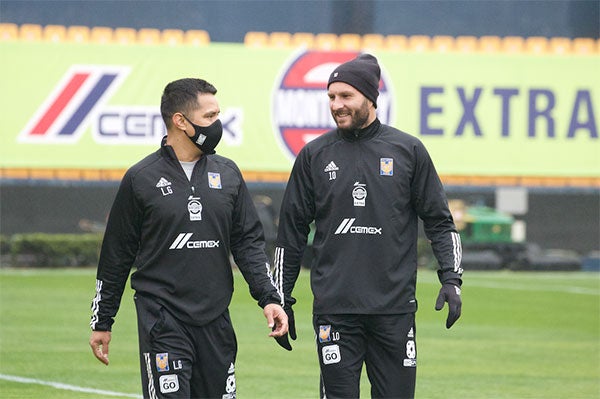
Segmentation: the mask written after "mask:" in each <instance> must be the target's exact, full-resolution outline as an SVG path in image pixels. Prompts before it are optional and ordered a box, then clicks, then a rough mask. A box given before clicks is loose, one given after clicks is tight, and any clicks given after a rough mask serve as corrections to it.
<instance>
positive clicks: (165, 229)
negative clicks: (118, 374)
mask: <svg viewBox="0 0 600 399" xmlns="http://www.w3.org/2000/svg"><path fill="white" fill-rule="evenodd" d="M216 92H217V90H216V89H215V87H214V86H213V85H211V84H210V83H208V82H206V81H204V80H201V79H180V80H177V81H174V82H171V83H169V84H168V85H167V86H166V87H165V89H164V92H163V95H162V101H161V114H162V117H163V120H164V122H165V125H166V128H167V136H166V137H164V138H163V140H162V143H161V147H160V149H158V150H157V151H156V152H154V153H153V154H150V155H149V156H147V157H146V158H144V159H143V160H141V161H140V162H138V163H137V164H136V165H134V166H133V167H131V168H130V169H129V170H128V171H127V172H126V174H125V176H124V177H123V180H122V182H121V185H120V187H119V190H118V192H117V196H116V198H115V201H114V203H113V206H112V209H111V212H110V216H109V219H108V223H107V227H106V232H105V235H104V241H103V243H102V249H101V253H100V260H99V264H98V271H97V275H96V296H95V297H94V300H93V302H92V320H91V323H90V325H91V328H92V330H93V331H92V335H91V338H90V346H91V348H92V351H93V353H94V355H95V356H96V357H97V358H98V360H100V361H101V362H103V363H104V364H106V365H108V352H109V343H110V340H111V328H112V324H113V322H114V317H115V315H116V313H117V311H118V308H119V304H120V302H121V296H122V294H123V291H124V287H125V283H126V281H127V278H128V276H129V272H130V270H131V268H132V267H135V269H136V271H135V272H134V273H133V274H132V276H131V286H132V288H133V289H134V290H135V296H134V299H135V304H136V311H137V318H138V335H139V349H140V366H141V376H142V390H143V396H144V398H163V397H169V398H175V397H177V398H197V397H202V398H235V396H236V384H235V358H236V353H237V342H236V338H235V333H234V331H233V327H232V324H231V320H230V317H229V312H228V306H229V303H230V301H231V297H232V294H233V275H232V269H231V264H230V260H229V259H230V258H229V255H230V253H231V254H232V255H233V258H234V260H235V263H236V264H237V266H238V267H239V269H240V270H241V272H242V274H243V276H244V278H245V279H246V281H247V282H248V284H249V287H250V293H251V294H252V296H253V297H254V298H255V299H256V300H257V302H258V305H259V306H261V307H262V308H263V309H264V315H265V317H266V319H267V324H268V327H269V328H270V329H271V330H270V333H269V336H272V337H281V336H282V335H283V334H285V333H286V332H287V329H288V320H287V316H286V314H285V312H284V310H283V309H282V307H281V302H282V298H281V296H280V294H279V292H278V291H277V288H276V286H275V285H274V283H273V280H272V276H271V274H270V266H269V264H268V258H267V255H266V254H265V244H264V238H263V231H262V226H261V223H260V220H259V218H258V216H257V214H256V210H255V208H254V205H253V203H252V200H251V197H250V195H249V192H248V189H247V188H246V185H245V182H244V180H243V178H242V175H241V173H240V170H239V169H238V167H237V166H236V164H235V163H234V162H233V161H231V160H230V159H227V158H224V157H222V156H219V155H216V154H215V147H216V146H217V144H218V143H219V140H220V139H221V134H222V126H221V122H220V120H219V119H218V117H219V112H220V111H219V105H218V102H217V99H216V97H215V94H216Z"/></svg>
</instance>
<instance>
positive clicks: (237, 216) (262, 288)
mask: <svg viewBox="0 0 600 399" xmlns="http://www.w3.org/2000/svg"><path fill="white" fill-rule="evenodd" d="M238 173H239V170H238ZM239 176H240V181H241V183H240V186H239V189H238V190H239V191H238V195H237V198H236V201H235V204H234V210H233V224H232V231H231V253H232V255H233V259H234V261H235V263H236V265H237V266H238V268H239V269H240V271H241V272H242V275H243V276H244V279H245V280H246V282H247V283H248V286H249V288H250V295H252V297H253V298H254V299H256V300H257V301H258V305H259V306H260V307H262V308H264V307H265V306H266V305H268V304H270V303H278V304H282V303H283V301H282V296H281V295H280V293H279V291H278V290H277V287H276V286H275V283H274V281H273V276H272V274H271V266H270V265H269V259H268V257H267V255H266V253H265V239H264V232H263V227H262V224H261V222H260V219H259V217H258V214H257V212H256V208H255V207H254V204H253V202H252V198H251V196H250V193H249V192H248V188H247V187H246V183H245V182H244V180H243V178H242V176H241V173H239Z"/></svg>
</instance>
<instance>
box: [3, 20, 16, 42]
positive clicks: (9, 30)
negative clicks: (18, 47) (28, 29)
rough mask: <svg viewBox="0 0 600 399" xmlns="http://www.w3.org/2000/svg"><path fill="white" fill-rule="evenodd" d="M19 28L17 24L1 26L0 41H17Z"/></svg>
mask: <svg viewBox="0 0 600 399" xmlns="http://www.w3.org/2000/svg"><path fill="white" fill-rule="evenodd" d="M18 37H19V27H18V26H17V24H0V40H2V41H4V40H17V38H18Z"/></svg>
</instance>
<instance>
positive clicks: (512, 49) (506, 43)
mask: <svg viewBox="0 0 600 399" xmlns="http://www.w3.org/2000/svg"><path fill="white" fill-rule="evenodd" d="M501 43H502V44H501V46H502V51H504V52H505V53H522V52H523V50H524V49H525V39H523V38H522V37H521V36H506V37H503V38H502V42H501Z"/></svg>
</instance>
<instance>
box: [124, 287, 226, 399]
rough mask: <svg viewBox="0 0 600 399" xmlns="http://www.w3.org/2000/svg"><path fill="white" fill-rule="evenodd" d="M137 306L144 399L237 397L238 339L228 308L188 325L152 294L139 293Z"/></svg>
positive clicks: (223, 398)
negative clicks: (208, 319)
mask: <svg viewBox="0 0 600 399" xmlns="http://www.w3.org/2000/svg"><path fill="white" fill-rule="evenodd" d="M135 304H136V310H137V315H138V335H139V346H140V366H141V374H142V391H143V395H144V398H145V399H154V398H186V399H190V398H218V399H234V398H235V397H236V384H235V374H234V371H235V367H234V364H235V357H236V353H237V341H236V338H235V333H234V331H233V326H232V324H231V320H230V318H229V312H228V311H226V312H225V313H223V314H222V315H221V316H219V317H217V318H216V319H215V320H213V321H212V322H210V323H208V324H206V325H203V326H189V325H186V324H183V323H182V322H180V321H179V320H177V319H176V318H174V317H173V316H172V315H171V314H170V313H169V312H167V311H166V309H165V308H163V307H162V306H161V305H159V304H158V303H156V302H155V301H154V300H153V299H152V298H148V297H142V296H141V295H136V297H135Z"/></svg>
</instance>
